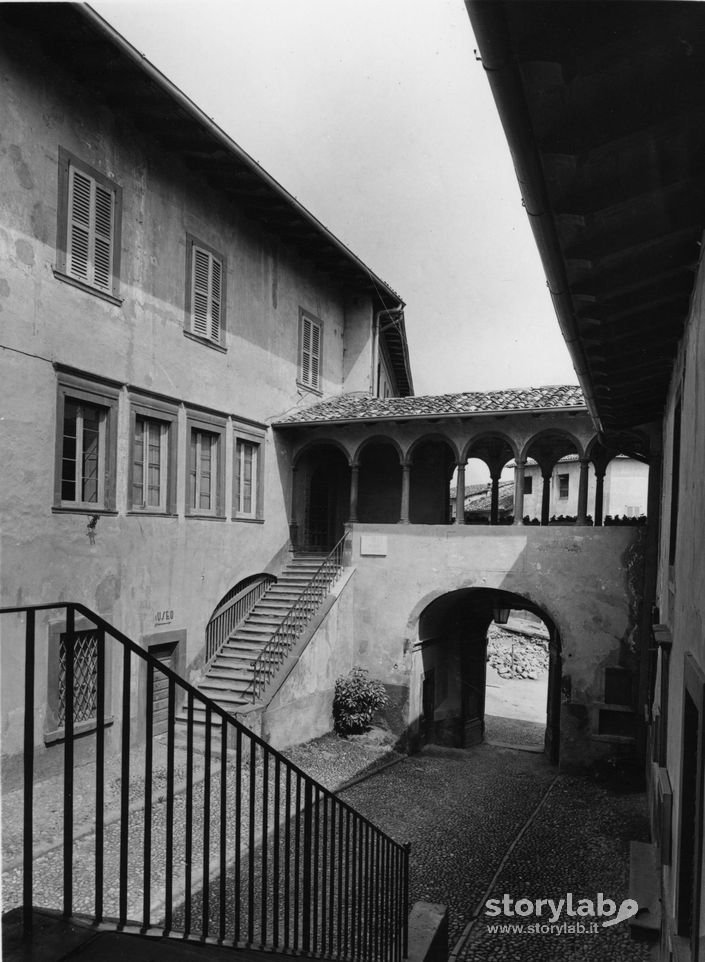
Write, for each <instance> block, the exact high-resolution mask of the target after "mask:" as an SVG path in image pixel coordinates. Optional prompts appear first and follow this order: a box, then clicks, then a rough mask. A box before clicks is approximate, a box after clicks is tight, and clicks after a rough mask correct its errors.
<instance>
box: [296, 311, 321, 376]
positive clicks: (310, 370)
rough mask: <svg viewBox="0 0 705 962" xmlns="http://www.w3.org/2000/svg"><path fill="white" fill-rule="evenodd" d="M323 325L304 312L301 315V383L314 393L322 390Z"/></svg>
mask: <svg viewBox="0 0 705 962" xmlns="http://www.w3.org/2000/svg"><path fill="white" fill-rule="evenodd" d="M322 342H323V325H322V323H321V321H319V320H318V318H314V317H312V316H311V315H310V314H306V313H304V312H303V311H301V312H300V314H299V345H300V352H299V383H300V384H301V385H302V386H303V387H307V388H311V389H312V390H314V391H320V389H321V354H322V351H321V348H322Z"/></svg>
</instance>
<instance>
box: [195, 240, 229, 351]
mask: <svg viewBox="0 0 705 962" xmlns="http://www.w3.org/2000/svg"><path fill="white" fill-rule="evenodd" d="M222 286H223V265H222V264H221V262H220V261H219V260H218V258H217V257H214V256H213V254H211V253H210V252H209V251H205V250H203V249H202V248H201V247H196V246H195V245H194V247H193V277H192V289H193V298H192V299H193V303H192V316H193V330H194V333H195V334H200V336H201V337H207V338H208V339H209V340H211V341H216V342H219V341H220V330H221V305H222Z"/></svg>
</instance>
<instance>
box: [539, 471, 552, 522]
mask: <svg viewBox="0 0 705 962" xmlns="http://www.w3.org/2000/svg"><path fill="white" fill-rule="evenodd" d="M551 474H552V472H550V471H549V473H548V474H544V473H543V471H542V472H541V477H542V478H543V492H542V495H541V524H542V525H547V524H548V519H549V515H550V512H551Z"/></svg>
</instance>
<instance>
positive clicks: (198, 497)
mask: <svg viewBox="0 0 705 962" xmlns="http://www.w3.org/2000/svg"><path fill="white" fill-rule="evenodd" d="M190 475H191V489H190V504H191V507H192V508H193V509H194V510H195V511H197V512H199V513H200V514H212V513H214V512H215V507H216V496H217V486H218V435H217V434H211V432H210V431H198V430H196V429H195V428H194V430H193V431H192V432H191V464H190Z"/></svg>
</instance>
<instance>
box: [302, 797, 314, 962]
mask: <svg viewBox="0 0 705 962" xmlns="http://www.w3.org/2000/svg"><path fill="white" fill-rule="evenodd" d="M311 789H312V784H311V780H310V779H309V778H307V779H306V781H305V783H304V813H303V814H304V839H303V856H304V877H303V892H302V903H303V915H304V917H303V928H302V932H301V948H302V949H303V951H304V952H308V951H309V949H310V948H311V855H312V846H311V835H312V825H311V820H312V817H313V799H312V790H311Z"/></svg>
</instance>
